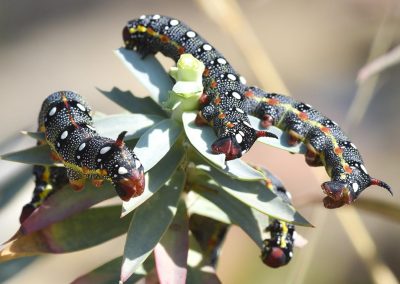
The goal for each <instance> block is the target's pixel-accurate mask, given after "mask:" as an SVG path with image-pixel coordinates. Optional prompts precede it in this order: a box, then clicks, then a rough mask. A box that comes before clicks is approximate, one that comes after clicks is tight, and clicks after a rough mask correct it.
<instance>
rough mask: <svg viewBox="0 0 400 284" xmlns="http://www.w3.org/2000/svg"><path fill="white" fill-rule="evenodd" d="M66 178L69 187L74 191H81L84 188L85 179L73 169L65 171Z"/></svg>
mask: <svg viewBox="0 0 400 284" xmlns="http://www.w3.org/2000/svg"><path fill="white" fill-rule="evenodd" d="M67 176H68V179H69V184H70V186H71V187H72V188H73V189H74V190H75V191H81V190H82V189H83V187H84V186H85V181H86V178H85V177H84V175H82V174H81V173H79V172H77V171H74V170H73V169H69V168H68V169H67Z"/></svg>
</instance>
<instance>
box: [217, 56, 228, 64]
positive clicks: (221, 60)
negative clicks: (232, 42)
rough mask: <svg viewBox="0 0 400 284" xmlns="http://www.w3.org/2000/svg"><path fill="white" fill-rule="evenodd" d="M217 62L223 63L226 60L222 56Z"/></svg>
mask: <svg viewBox="0 0 400 284" xmlns="http://www.w3.org/2000/svg"><path fill="white" fill-rule="evenodd" d="M217 62H218V63H219V64H222V65H224V64H226V60H225V59H223V58H221V57H220V58H218V59H217Z"/></svg>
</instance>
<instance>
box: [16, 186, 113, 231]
mask: <svg viewBox="0 0 400 284" xmlns="http://www.w3.org/2000/svg"><path fill="white" fill-rule="evenodd" d="M114 196H116V192H115V190H114V187H113V186H112V185H111V184H110V183H108V182H106V183H104V185H103V186H102V187H101V188H96V187H94V186H93V185H92V184H90V183H87V184H86V185H85V188H84V189H83V190H82V191H80V192H76V191H74V190H73V189H72V188H71V187H69V186H65V187H63V188H61V189H60V190H57V191H56V192H54V193H53V194H52V195H50V196H49V198H47V199H46V200H45V201H44V203H43V204H42V206H40V207H39V208H38V209H37V210H35V211H34V212H33V213H32V214H31V215H30V216H29V217H28V218H27V219H26V220H25V221H24V223H22V225H21V228H20V230H19V231H20V232H21V233H22V234H25V235H26V234H29V233H32V232H36V231H38V230H40V229H43V228H45V227H47V226H49V225H51V224H53V223H56V222H58V221H61V220H64V219H66V218H67V217H69V216H71V215H73V214H76V213H78V212H81V211H83V210H85V209H87V208H89V207H91V206H93V205H95V204H97V203H99V202H101V201H104V200H106V199H109V198H111V197H114Z"/></svg>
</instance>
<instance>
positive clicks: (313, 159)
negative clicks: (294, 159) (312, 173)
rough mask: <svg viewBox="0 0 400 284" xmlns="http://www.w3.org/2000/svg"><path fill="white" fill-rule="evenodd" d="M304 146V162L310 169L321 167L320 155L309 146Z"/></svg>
mask: <svg viewBox="0 0 400 284" xmlns="http://www.w3.org/2000/svg"><path fill="white" fill-rule="evenodd" d="M306 146H307V152H306V154H305V160H306V163H307V165H309V166H310V167H319V166H323V163H322V160H321V157H320V154H319V153H318V152H317V150H316V149H315V148H314V147H313V146H312V145H311V144H306Z"/></svg>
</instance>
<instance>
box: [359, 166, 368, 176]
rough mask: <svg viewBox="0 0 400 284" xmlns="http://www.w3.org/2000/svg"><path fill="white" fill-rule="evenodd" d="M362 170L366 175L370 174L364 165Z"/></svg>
mask: <svg viewBox="0 0 400 284" xmlns="http://www.w3.org/2000/svg"><path fill="white" fill-rule="evenodd" d="M360 168H361V170H362V171H363V172H364V173H365V174H368V172H367V169H366V168H365V166H364V165H363V164H361V165H360Z"/></svg>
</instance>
